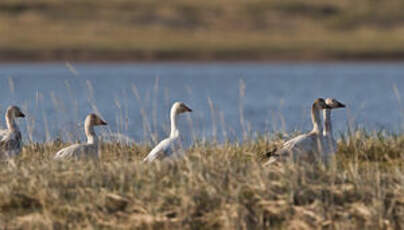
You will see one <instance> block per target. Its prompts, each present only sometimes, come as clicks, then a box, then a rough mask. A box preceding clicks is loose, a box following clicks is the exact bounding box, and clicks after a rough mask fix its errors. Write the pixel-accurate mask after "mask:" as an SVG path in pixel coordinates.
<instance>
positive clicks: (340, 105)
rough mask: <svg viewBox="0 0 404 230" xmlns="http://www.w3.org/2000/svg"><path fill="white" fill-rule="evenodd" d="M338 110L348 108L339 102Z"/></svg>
mask: <svg viewBox="0 0 404 230" xmlns="http://www.w3.org/2000/svg"><path fill="white" fill-rule="evenodd" d="M337 106H338V108H345V107H346V105H344V104H342V103H341V102H338V105H337Z"/></svg>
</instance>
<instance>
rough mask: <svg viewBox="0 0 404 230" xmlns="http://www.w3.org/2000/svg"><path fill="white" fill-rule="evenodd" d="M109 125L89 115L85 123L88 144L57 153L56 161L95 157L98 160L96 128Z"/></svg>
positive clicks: (93, 115)
mask: <svg viewBox="0 0 404 230" xmlns="http://www.w3.org/2000/svg"><path fill="white" fill-rule="evenodd" d="M98 125H107V123H106V122H105V121H103V120H102V119H101V118H100V117H99V116H97V115H95V114H89V115H87V117H86V120H85V121H84V131H85V133H86V136H87V143H84V144H74V145H70V146H69V147H66V148H63V149H61V150H60V151H59V152H57V153H56V155H55V159H66V158H72V157H75V158H79V157H95V158H98V157H99V154H98V138H97V135H96V134H95V131H94V126H98Z"/></svg>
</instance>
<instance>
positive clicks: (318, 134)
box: [264, 98, 330, 165]
mask: <svg viewBox="0 0 404 230" xmlns="http://www.w3.org/2000/svg"><path fill="white" fill-rule="evenodd" d="M326 108H330V107H329V106H328V105H327V104H326V103H325V100H324V99H323V98H318V99H316V100H315V101H314V103H313V105H312V108H311V119H312V123H313V129H312V130H311V131H310V132H309V133H306V134H302V135H299V136H297V137H295V138H293V139H291V140H289V141H287V142H285V143H284V144H283V146H282V148H281V149H279V150H275V151H274V152H273V153H270V155H271V156H270V159H269V160H268V161H267V162H266V163H265V164H264V165H269V164H271V163H273V162H275V161H277V160H278V159H279V158H293V159H294V160H296V159H297V158H302V157H304V158H307V157H309V158H312V157H315V155H316V154H318V153H319V152H321V151H322V146H323V142H324V137H323V133H322V132H323V127H322V124H321V118H320V110H322V109H326Z"/></svg>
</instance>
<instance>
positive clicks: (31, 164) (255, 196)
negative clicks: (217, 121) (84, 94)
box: [0, 131, 404, 229]
mask: <svg viewBox="0 0 404 230" xmlns="http://www.w3.org/2000/svg"><path fill="white" fill-rule="evenodd" d="M280 142H281V141H280V140H279V139H276V138H271V139H268V138H264V137H261V138H258V139H256V140H247V141H245V142H244V143H242V144H237V143H225V144H213V143H200V142H196V144H195V145H194V146H193V147H192V148H190V149H189V151H188V157H187V158H186V159H184V160H180V161H178V162H176V163H174V164H168V163H156V164H150V165H143V164H141V163H140V160H141V159H142V157H143V156H145V155H146V154H147V152H148V150H149V149H150V148H149V146H144V145H135V146H122V145H118V144H113V143H110V144H104V145H103V146H102V159H101V160H100V161H85V160H82V161H66V162H55V161H52V160H51V159H50V157H51V156H52V154H53V153H54V152H55V151H56V150H57V149H59V148H60V147H61V145H63V144H61V143H59V142H55V143H48V144H31V145H28V146H26V148H25V149H24V152H23V154H22V155H21V156H20V157H19V158H17V159H16V160H15V164H16V166H15V167H12V166H8V165H5V164H2V165H1V166H0V180H1V183H0V228H2V229H5V228H7V229H10V228H11V229H13V228H22V229H52V228H55V229H60V228H70V229H79V228H87V229H101V228H103V229H104V228H105V229H136V228H139V229H140V228H141V229H161V228H163V229H262V228H269V227H270V228H271V229H323V228H325V229H401V228H403V227H404V176H403V175H404V171H403V163H402V161H403V157H404V151H403V149H404V136H393V135H381V134H374V135H369V134H366V133H363V132H359V131H358V132H356V133H354V134H350V135H347V136H345V137H343V138H342V140H341V142H340V143H339V152H338V158H337V160H336V161H335V164H334V165H333V166H331V167H329V168H325V167H322V166H321V165H311V164H301V165H300V164H299V165H298V164H294V165H293V164H285V165H281V166H274V167H272V168H263V167H262V166H261V165H262V164H261V163H262V161H263V159H262V158H263V156H262V153H264V152H265V151H266V150H268V149H271V148H272V147H273V146H274V145H277V144H279V143H280Z"/></svg>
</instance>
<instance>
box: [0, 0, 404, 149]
mask: <svg viewBox="0 0 404 230" xmlns="http://www.w3.org/2000/svg"><path fill="white" fill-rule="evenodd" d="M402 9H404V2H403V1H400V0H383V1H381V0H357V1H349V0H339V1H331V0H305V1H303V0H267V1H263V0H248V1H246V0H221V1H212V0H205V1H201V0H172V1H157V0H114V1H108V0H70V1H60V0H2V1H1V2H0V35H1V36H0V62H1V64H0V96H1V98H0V106H1V107H0V112H1V113H2V114H3V113H4V111H5V108H6V107H7V106H8V105H9V104H19V105H23V107H24V109H25V110H26V113H27V114H29V115H30V116H28V118H27V119H25V120H24V121H21V122H20V123H21V125H22V126H23V127H24V128H23V129H24V133H25V134H26V135H27V138H28V139H29V140H31V141H45V140H51V139H55V138H56V137H61V138H63V139H66V140H76V139H79V138H82V127H81V126H82V120H83V119H84V117H85V115H86V114H87V113H89V112H97V113H100V114H101V115H102V116H103V117H104V118H105V119H106V120H108V121H109V124H110V125H109V127H108V128H106V129H105V130H104V131H105V133H108V135H110V136H111V135H114V136H120V137H125V138H126V140H131V141H141V140H145V139H147V140H152V141H156V140H158V139H160V138H161V137H162V136H163V135H165V134H166V133H167V132H168V129H169V127H168V124H169V122H168V111H169V108H170V105H171V104H172V103H173V102H174V101H177V100H181V101H184V102H185V103H186V104H188V105H189V106H190V107H191V108H193V109H194V111H195V112H194V113H192V114H190V115H188V116H185V117H186V119H184V122H183V124H182V126H183V129H184V132H185V133H187V134H189V135H186V136H188V137H193V138H212V137H215V138H219V139H221V140H224V139H240V138H242V137H243V136H254V135H259V134H268V133H276V132H285V131H286V132H291V131H294V130H299V131H305V130H307V129H310V128H311V127H310V126H311V121H310V116H309V110H310V104H311V103H312V102H313V100H314V99H315V98H317V97H335V98H337V99H338V100H340V101H341V102H343V103H346V104H347V105H348V108H347V109H345V110H338V111H335V112H334V113H333V115H334V123H335V127H336V130H337V131H340V132H345V131H347V130H348V128H353V129H357V128H364V129H368V130H373V131H386V132H402V129H403V127H404V120H403V119H404V107H403V105H402V102H401V100H402V99H401V94H402V92H403V90H404V78H403V76H402V75H403V70H404V66H403V63H402V60H403V57H404V14H403V13H402ZM1 124H2V125H3V126H4V120H2V123H1Z"/></svg>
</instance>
